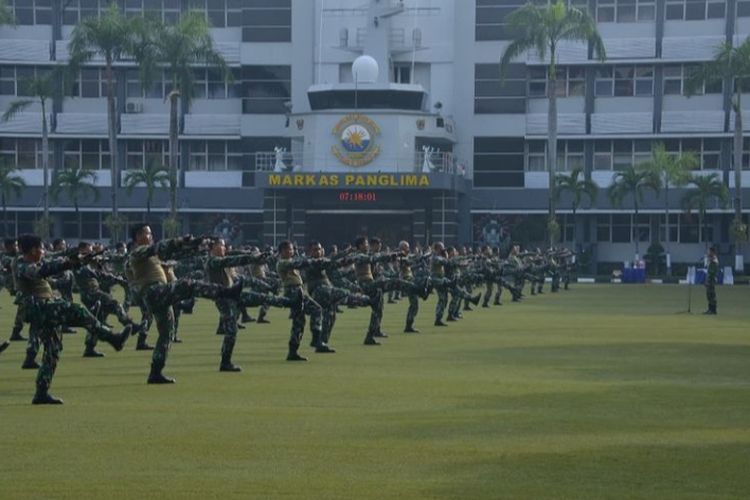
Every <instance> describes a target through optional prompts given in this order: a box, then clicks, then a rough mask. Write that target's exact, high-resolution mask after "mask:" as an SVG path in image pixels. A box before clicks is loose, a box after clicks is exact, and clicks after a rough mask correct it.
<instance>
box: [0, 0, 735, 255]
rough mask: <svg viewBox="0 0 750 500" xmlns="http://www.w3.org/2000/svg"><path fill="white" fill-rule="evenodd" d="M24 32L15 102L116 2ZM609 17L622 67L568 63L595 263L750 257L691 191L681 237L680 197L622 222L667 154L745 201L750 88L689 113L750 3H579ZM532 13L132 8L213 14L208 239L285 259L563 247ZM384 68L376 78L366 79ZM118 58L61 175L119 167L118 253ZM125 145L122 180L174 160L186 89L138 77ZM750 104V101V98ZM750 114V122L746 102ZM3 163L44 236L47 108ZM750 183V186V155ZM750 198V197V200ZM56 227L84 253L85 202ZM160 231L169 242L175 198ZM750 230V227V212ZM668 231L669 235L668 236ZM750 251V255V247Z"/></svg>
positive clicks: (25, 10) (191, 224)
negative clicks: (504, 68)
mask: <svg viewBox="0 0 750 500" xmlns="http://www.w3.org/2000/svg"><path fill="white" fill-rule="evenodd" d="M7 3H8V4H10V6H11V7H12V8H13V9H14V12H15V15H16V19H17V25H16V26H15V27H7V26H6V27H2V28H0V108H2V109H4V108H6V107H7V105H8V104H9V103H10V102H12V101H13V100H16V99H18V98H23V96H24V94H25V90H24V85H23V81H24V78H26V77H28V76H29V75H33V74H34V73H35V72H37V71H44V69H45V68H49V67H51V66H53V65H58V64H66V61H67V59H68V52H67V43H68V40H69V38H70V34H71V32H72V30H73V28H74V26H75V24H76V23H77V22H79V21H80V20H81V19H84V18H86V17H88V16H96V15H99V13H100V12H101V11H102V10H103V9H105V8H106V7H107V5H109V0H107V1H105V0H71V1H65V2H57V1H51V2H50V1H40V0H10V1H8V2H7ZM573 3H574V4H575V5H577V6H579V7H585V8H588V9H589V11H590V12H591V13H592V15H593V16H594V17H595V19H596V20H597V26H598V29H599V31H600V33H601V35H602V37H603V38H604V42H605V46H606V50H607V60H606V61H604V62H600V61H597V60H595V59H593V58H592V57H591V54H590V51H589V48H588V46H587V45H585V44H573V43H571V44H566V45H563V46H561V47H560V50H559V64H560V67H561V70H560V74H561V75H562V80H563V83H564V84H563V85H559V86H558V87H559V88H558V91H557V92H558V95H559V99H558V107H559V124H560V126H559V129H560V130H559V132H560V141H559V148H558V149H559V158H560V159H559V160H558V163H559V165H558V168H559V170H560V171H569V170H572V169H573V168H576V167H582V168H583V169H584V172H585V175H586V176H587V177H588V178H590V179H592V180H593V181H594V182H595V183H596V184H597V185H598V186H599V187H600V193H599V196H598V197H597V199H596V200H595V201H594V202H593V203H591V204H587V203H584V204H583V206H582V207H581V208H580V209H579V210H578V213H577V214H576V217H575V219H574V218H573V214H572V211H571V209H570V200H569V199H566V198H565V197H563V198H562V199H561V201H560V204H559V207H558V211H559V213H560V222H561V227H562V234H561V238H562V240H563V242H565V243H566V244H568V245H573V242H574V240H576V241H577V246H578V247H579V249H582V250H584V251H585V252H586V253H587V254H588V256H589V258H590V259H591V260H592V261H599V262H622V261H626V260H630V259H632V257H633V254H634V251H635V241H634V240H636V239H638V241H639V245H640V252H641V254H643V253H644V252H645V250H646V248H647V247H648V245H649V244H650V243H651V242H654V241H658V240H661V241H664V239H665V237H668V238H669V240H670V246H671V249H672V255H673V260H674V261H676V262H693V261H695V260H697V259H698V258H699V257H700V256H701V255H702V254H703V252H704V247H705V243H706V242H707V241H711V242H715V243H717V244H718V246H719V250H720V253H722V254H726V255H730V254H733V252H734V248H733V247H732V243H731V237H730V234H729V225H730V222H731V220H732V207H731V206H727V207H721V206H719V205H712V206H711V207H710V208H709V211H708V213H709V215H708V221H707V223H706V224H704V227H699V224H698V219H697V217H696V216H695V214H691V213H688V212H686V211H685V210H683V208H682V205H681V203H680V199H681V197H682V195H683V193H684V190H680V189H674V190H672V191H671V193H670V200H669V201H670V205H671V207H672V215H671V216H670V219H671V220H670V224H669V226H670V227H669V231H667V230H666V229H665V228H666V225H665V223H664V222H665V216H664V209H663V203H664V202H663V200H662V198H661V196H662V195H661V194H659V195H657V194H655V193H647V195H646V198H645V200H644V203H643V205H642V207H641V209H640V213H639V215H638V217H636V216H635V214H634V210H633V209H632V207H631V202H629V201H628V200H627V199H626V200H625V203H624V204H623V205H622V206H613V205H612V204H611V202H610V200H609V198H608V196H607V193H606V189H607V188H608V186H610V185H611V183H612V178H613V175H614V173H615V172H617V171H618V170H620V169H622V168H624V167H627V166H629V165H632V164H635V163H638V162H640V161H643V160H644V159H647V158H649V157H650V154H651V150H652V148H653V146H654V145H655V144H656V143H657V142H663V143H664V144H665V146H666V148H667V149H668V150H669V151H674V152H686V151H693V152H695V153H696V154H697V155H698V157H699V159H700V169H699V170H698V171H696V172H695V174H696V175H711V174H716V175H718V176H719V178H720V179H721V180H722V181H723V182H724V183H725V184H726V185H727V187H728V188H730V189H732V188H733V186H734V180H733V175H731V172H732V159H731V145H732V127H733V122H734V120H733V111H732V108H731V99H730V97H731V92H730V91H731V89H730V88H729V85H728V84H727V83H726V82H725V84H724V85H721V86H711V87H706V88H703V89H702V90H701V92H700V93H699V95H694V96H692V97H687V95H686V92H685V78H686V75H687V74H688V73H689V71H690V68H691V65H695V64H696V63H699V62H701V61H707V60H710V59H711V58H712V57H713V55H714V53H715V50H716V48H717V46H718V45H719V44H720V43H722V42H726V41H731V42H733V43H738V42H741V41H742V40H744V39H745V38H746V37H747V35H748V34H750V1H746V0H704V1H697V2H696V1H693V0H627V1H625V0H589V1H580V0H573ZM522 4H523V2H522V1H520V0H404V1H403V2H402V1H399V0H361V2H352V1H350V0H118V5H119V7H120V8H121V9H122V11H123V12H124V13H125V14H127V15H141V14H153V15H158V16H160V17H161V18H162V19H163V20H164V21H165V22H173V21H174V20H176V19H178V18H179V16H180V15H182V13H184V12H187V11H188V10H200V11H202V12H204V13H205V15H206V16H207V18H208V19H209V20H210V21H211V23H212V26H213V28H212V33H213V36H214V40H215V41H216V46H217V48H218V50H219V51H220V52H221V53H222V54H223V56H224V58H225V59H226V61H227V63H228V64H229V65H230V67H231V69H232V73H233V75H234V79H233V81H231V82H225V81H224V80H223V79H222V78H221V77H220V76H219V75H217V73H216V72H215V71H213V70H211V69H210V68H199V67H196V80H195V86H194V87H195V88H194V89H193V93H194V96H195V97H194V99H193V100H192V102H191V104H190V106H189V107H186V106H184V107H183V108H182V110H181V114H180V115H181V116H180V127H181V130H180V151H179V155H180V175H179V178H180V189H179V193H178V199H179V211H180V215H181V218H182V219H183V227H184V228H186V229H187V230H190V231H192V232H195V233H205V232H216V231H218V232H221V233H222V234H226V235H228V236H229V237H230V238H231V239H232V240H234V241H236V242H254V243H266V244H273V243H274V242H277V241H279V240H280V239H285V238H292V239H295V240H297V241H300V242H302V241H305V240H307V239H309V238H312V237H315V238H319V239H324V240H325V239H327V240H329V241H336V242H342V241H344V240H348V239H351V238H352V237H353V236H355V235H356V234H359V233H363V232H366V233H369V234H379V235H381V236H383V237H385V238H386V239H388V240H389V241H394V240H396V239H400V238H405V239H411V240H414V241H419V242H425V241H430V240H434V239H442V240H445V241H447V242H449V243H453V244H457V243H483V242H487V243H490V244H502V243H503V242H504V241H507V240H508V239H509V238H512V239H515V240H520V241H524V242H528V243H529V244H536V243H537V242H542V241H543V239H544V226H545V217H544V214H545V213H546V211H547V182H548V181H547V174H546V173H545V170H546V164H545V161H546V160H545V157H546V156H545V148H546V130H547V114H546V110H547V99H546V98H545V97H544V96H545V95H546V91H547V82H546V79H545V76H544V74H545V73H544V64H543V62H542V61H540V60H539V59H538V58H537V57H536V56H535V55H534V54H529V55H527V56H526V57H525V58H523V59H521V60H518V61H516V63H515V64H513V65H512V67H511V68H510V69H509V71H508V73H507V75H506V77H505V80H504V81H501V79H500V73H499V66H498V61H499V59H500V56H501V54H502V51H503V49H504V47H505V46H506V45H507V43H508V33H507V30H506V27H505V18H506V16H507V14H508V13H510V12H512V11H513V10H514V9H515V8H517V7H519V6H521V5H522ZM363 55H367V56H370V58H371V59H372V60H373V61H374V63H375V65H374V66H375V72H374V74H367V75H365V73H368V72H369V71H370V70H371V69H372V67H371V66H369V65H368V64H369V63H368V64H365V65H364V66H363V67H362V68H363V69H362V68H361V69H360V70H359V71H357V69H356V67H354V68H355V69H353V64H354V63H355V61H356V60H357V59H358V58H360V56H363ZM103 78H104V76H103V72H102V68H101V61H96V60H94V61H93V62H92V64H90V65H88V66H87V67H86V68H84V69H82V70H81V72H80V75H79V78H78V80H77V82H76V84H75V85H74V86H73V88H72V89H71V91H70V92H68V95H59V96H57V97H56V98H55V99H54V102H53V106H52V109H51V110H50V113H49V117H48V119H49V121H50V124H51V133H50V138H51V146H52V147H51V160H52V161H51V165H52V166H53V173H52V175H54V170H56V169H60V168H64V167H65V166H74V165H79V166H82V167H85V168H91V169H93V170H95V171H96V172H97V180H96V183H97V185H98V186H99V187H100V190H99V191H100V196H99V198H98V200H95V199H90V200H87V202H86V203H84V205H85V208H83V209H82V211H83V219H84V222H83V237H84V238H90V239H93V238H97V239H98V238H101V239H106V238H108V237H109V234H108V232H107V229H106V226H105V225H104V224H103V221H104V219H105V217H106V216H107V215H108V214H109V208H108V202H109V200H110V196H109V193H110V190H111V189H113V187H112V186H111V180H110V173H109V170H108V169H109V158H110V154H111V152H110V151H109V150H108V144H107V140H106V139H107V126H106V123H107V122H106V120H107V115H106V98H105V95H106V90H105V88H104V85H103ZM116 78H117V112H118V150H117V151H116V152H115V154H117V155H118V156H119V158H120V164H121V165H122V170H123V172H122V176H123V177H124V176H125V175H126V172H127V171H128V170H131V169H138V168H142V166H143V165H145V164H148V163H149V162H160V163H164V164H166V163H167V155H168V154H169V151H168V149H169V146H168V141H167V131H168V104H167V103H166V101H165V94H166V93H167V92H168V87H167V83H165V81H164V78H162V79H157V81H156V82H154V83H153V84H152V85H150V86H149V88H144V87H143V85H142V84H141V82H140V80H139V78H138V70H137V68H136V67H135V66H134V64H133V63H132V62H129V61H120V62H118V64H117V75H116ZM749 97H750V96H749ZM743 106H750V99H745V100H744V103H743ZM0 144H1V145H2V146H1V147H0V157H1V158H2V161H5V162H9V163H10V164H12V165H15V166H17V167H18V168H19V169H21V171H20V172H21V175H22V176H23V177H24V178H25V180H26V182H27V184H28V185H29V188H27V189H26V190H25V191H24V193H23V196H21V197H20V198H18V199H15V198H14V199H10V200H8V218H9V227H10V229H9V232H11V233H14V232H25V231H30V230H31V228H32V227H33V222H34V220H35V219H36V218H37V217H38V216H39V211H40V201H39V200H40V199H41V184H42V180H43V177H42V173H41V112H40V110H39V108H37V107H32V108H29V109H27V110H26V111H25V112H24V113H21V114H20V115H18V116H16V117H15V119H13V120H11V121H9V122H4V123H0ZM746 148H747V152H745V153H744V154H743V169H744V170H743V185H744V186H750V169H749V167H748V163H750V160H748V158H750V141H749V142H747V146H746ZM120 181H121V183H120V186H116V187H115V188H116V189H120V190H121V191H122V192H121V195H120V199H121V202H120V203H121V213H122V214H123V215H125V216H127V217H128V219H129V220H141V219H143V218H144V217H145V214H144V211H145V210H144V206H145V193H144V191H145V190H144V189H142V188H136V189H135V190H133V191H132V192H131V193H127V192H126V191H125V190H124V189H123V188H122V178H121V179H120ZM747 194H748V193H747V192H746V193H745V196H744V198H745V199H748V198H750V197H748V196H747ZM51 210H52V214H53V216H54V222H55V223H54V231H55V233H56V234H58V235H65V236H66V237H75V236H76V235H77V219H76V216H75V213H74V211H73V208H72V205H71V204H70V203H69V201H67V200H65V199H64V197H62V198H61V199H60V200H58V201H57V202H56V203H53V204H52V209H51ZM153 212H154V213H153V214H152V216H151V218H150V220H153V221H155V226H156V229H157V231H158V230H159V222H158V221H159V219H160V218H162V217H163V214H166V212H167V194H166V193H165V192H161V191H158V192H157V195H156V198H155V201H154V204H153ZM746 217H747V215H746ZM666 232H668V233H669V234H668V235H667V234H665V233H666ZM744 251H745V253H746V256H750V253H748V250H747V249H745V250H744Z"/></svg>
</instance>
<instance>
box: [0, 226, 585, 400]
mask: <svg viewBox="0 0 750 500" xmlns="http://www.w3.org/2000/svg"><path fill="white" fill-rule="evenodd" d="M131 238H132V241H131V243H130V245H129V247H126V246H125V245H124V244H118V245H117V246H116V247H115V248H113V249H109V250H108V249H105V248H103V247H101V246H100V245H97V244H91V243H88V242H81V243H79V244H78V245H77V246H76V247H75V248H73V249H68V248H67V247H66V245H65V242H64V241H62V240H57V241H55V242H54V245H53V248H51V249H50V251H49V252H48V251H47V248H46V245H45V243H44V242H43V241H42V240H41V239H40V238H39V237H38V236H35V235H23V236H21V237H20V238H19V239H18V240H15V239H9V240H6V241H5V248H4V253H3V254H2V255H1V256H0V258H1V259H2V260H1V262H2V269H3V272H2V280H0V284H3V285H4V286H5V287H6V288H7V289H8V290H9V292H10V293H11V295H12V296H13V297H14V299H15V304H16V305H17V312H16V315H15V322H14V326H13V331H12V333H11V337H10V340H11V341H15V340H23V341H26V342H27V344H26V345H27V348H26V358H25V360H24V362H23V364H22V368H24V369H37V370H38V373H37V380H36V394H35V396H34V398H33V400H32V402H33V403H34V404H60V403H62V400H61V399H59V398H56V397H54V396H52V395H50V394H49V387H50V384H51V382H52V377H53V376H54V373H55V369H56V367H57V363H58V360H59V357H60V352H61V350H62V339H63V335H64V334H65V333H73V331H72V330H70V328H72V327H82V328H84V329H85V330H86V336H85V342H84V344H85V346H84V352H83V355H84V357H102V356H104V354H102V353H101V352H99V351H98V350H97V343H98V342H99V341H100V340H101V341H105V342H108V343H110V344H111V345H112V347H114V349H115V350H118V351H119V350H121V349H122V348H123V346H124V344H125V342H126V340H127V339H128V337H130V336H131V335H134V336H137V339H138V340H137V343H136V349H137V350H148V351H152V359H151V370H150V373H149V376H148V379H147V382H148V383H149V384H168V383H174V379H172V378H170V377H167V376H165V375H164V374H163V370H164V367H165V365H166V362H167V355H168V352H169V348H170V344H171V343H172V342H181V340H180V338H179V336H178V322H179V319H180V316H181V314H182V313H190V312H192V308H193V306H194V304H195V300H196V298H197V297H202V298H206V299H209V300H211V301H213V302H214V303H215V305H216V308H217V310H218V313H219V323H218V327H217V332H216V333H217V334H219V335H221V336H223V342H222V345H221V361H220V364H219V370H220V371H223V372H236V371H240V370H241V369H240V368H239V367H238V366H236V365H235V364H234V363H233V361H232V354H233V350H234V345H235V343H236V339H237V332H238V329H240V328H244V326H243V323H247V322H249V321H250V320H251V318H250V317H249V315H248V313H247V309H248V308H255V307H259V308H260V309H259V313H258V318H257V322H258V323H268V319H267V311H268V308H269V307H279V308H287V309H289V317H290V319H291V323H292V324H291V332H290V336H289V341H288V353H287V358H286V359H287V360H288V361H305V360H306V358H305V357H304V356H302V355H301V354H300V353H299V349H300V346H301V343H302V336H303V332H304V330H305V323H306V321H307V318H309V328H310V332H311V342H310V345H311V346H312V347H313V348H314V350H315V352H316V353H333V352H335V350H334V349H333V348H332V347H331V334H332V331H333V328H334V325H335V322H336V316H337V314H338V313H340V312H342V309H341V306H348V307H351V308H355V307H369V308H370V321H369V325H368V327H367V330H366V333H365V338H364V344H365V345H368V346H374V345H379V344H380V342H379V340H378V339H379V338H383V337H387V336H388V335H387V334H386V333H385V332H383V331H382V329H381V320H382V316H383V309H384V304H385V299H386V298H387V299H388V302H389V303H390V302H395V301H397V300H399V299H400V298H402V297H403V298H406V299H407V300H408V302H409V307H408V310H407V313H406V320H405V327H404V332H405V333H409V334H413V333H418V330H417V328H416V327H415V321H416V317H417V314H418V311H419V301H420V299H421V300H426V299H427V298H428V297H429V296H430V294H431V293H432V292H433V291H434V292H435V293H436V295H437V303H436V306H435V320H434V325H435V326H437V327H444V326H447V323H445V322H444V320H446V321H457V320H459V319H461V318H462V314H463V313H462V311H466V310H471V305H474V306H478V305H479V304H480V301H481V299H482V296H484V300H483V301H482V307H490V301H492V303H493V304H494V305H501V304H502V303H501V295H502V291H503V290H504V289H505V290H508V291H509V292H510V294H511V297H512V300H513V301H519V300H521V298H522V297H523V290H524V286H525V284H526V283H530V284H531V294H532V295H533V294H537V293H542V287H543V285H544V283H545V279H546V278H547V277H550V278H551V290H552V291H553V292H556V291H557V290H559V288H560V286H561V284H562V286H564V288H565V289H567V288H568V284H569V280H570V272H571V269H572V267H573V264H574V256H573V254H572V253H571V252H569V251H568V250H566V249H552V250H550V251H548V252H545V253H542V252H540V251H538V250H537V251H535V252H524V253H522V252H521V251H520V248H519V247H518V246H517V245H514V246H513V247H512V249H511V250H510V252H509V254H508V255H507V256H506V257H505V258H501V257H500V255H499V253H498V251H497V250H493V249H491V248H490V247H482V248H478V249H476V250H474V251H472V250H469V249H468V248H466V247H462V248H454V247H448V248H446V247H444V245H443V244H442V243H441V242H436V243H434V244H433V245H432V246H431V247H430V248H427V249H422V248H419V247H416V248H411V247H410V245H409V243H408V242H405V241H402V242H400V243H399V245H398V247H397V248H396V249H393V250H391V249H388V248H384V247H383V245H382V243H381V241H380V240H379V239H378V238H369V239H368V238H366V237H359V238H357V239H356V240H355V241H354V242H353V244H352V245H348V246H347V247H346V248H343V249H341V250H339V248H337V247H336V246H332V247H331V248H330V249H329V252H328V254H327V255H326V252H325V250H324V248H323V246H322V244H321V243H320V242H317V241H311V242H309V243H308V244H307V246H306V247H305V248H304V249H297V248H296V246H295V245H294V244H293V243H291V242H289V241H284V242H282V243H281V244H280V245H278V248H277V249H276V251H275V252H274V251H272V250H271V249H268V250H266V251H264V252H261V251H260V250H259V249H258V248H256V247H249V248H243V249H238V250H233V249H231V248H229V247H228V246H227V245H226V242H225V241H224V240H223V239H221V238H215V237H193V236H184V237H181V238H176V239H168V240H162V241H159V242H155V241H154V238H153V234H152V232H151V228H150V227H149V225H148V224H139V225H136V226H135V227H133V228H132V231H131ZM115 286H120V287H122V288H123V289H124V296H125V300H124V302H123V303H119V302H118V301H117V300H116V299H115V298H114V297H113V295H112V289H113V287H115ZM482 287H483V288H484V293H477V294H473V291H474V290H478V289H479V288H482ZM74 289H77V291H78V293H79V294H80V304H78V303H75V302H74V301H73V290H74ZM131 305H132V306H136V307H138V309H139V310H140V318H139V319H138V321H136V320H134V319H133V318H132V317H131V315H129V309H130V307H131ZM446 313H447V316H446ZM111 315H112V316H115V317H116V318H117V321H118V322H119V323H120V324H121V325H122V331H121V332H120V333H114V332H113V328H112V327H111V326H109V325H108V324H107V320H108V317H109V316H111ZM25 323H28V324H29V334H28V338H24V337H23V336H22V335H21V332H22V329H23V325H24V324H25ZM152 324H154V325H155V326H156V330H157V332H158V335H157V339H156V342H155V345H154V346H151V345H149V344H148V342H147V336H148V332H149V330H150V328H151V326H152ZM8 345H9V343H8V342H7V341H6V342H0V352H2V351H3V350H5V349H6V348H7V347H8ZM40 347H43V349H44V351H43V356H42V359H41V363H38V362H37V356H38V353H39V350H40Z"/></svg>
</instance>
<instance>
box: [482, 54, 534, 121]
mask: <svg viewBox="0 0 750 500" xmlns="http://www.w3.org/2000/svg"><path fill="white" fill-rule="evenodd" d="M525 112H526V67H525V66H524V65H523V64H511V65H509V66H508V69H507V72H506V74H505V78H504V79H503V80H501V79H500V66H499V65H498V64H477V65H475V66H474V113H476V114H494V113H508V114H515V113H519V114H520V113H525Z"/></svg>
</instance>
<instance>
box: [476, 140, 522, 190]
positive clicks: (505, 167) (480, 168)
mask: <svg viewBox="0 0 750 500" xmlns="http://www.w3.org/2000/svg"><path fill="white" fill-rule="evenodd" d="M523 167H524V140H523V138H522V137H475V138H474V186H475V187H521V188H522V187H523V186H524V175H523Z"/></svg>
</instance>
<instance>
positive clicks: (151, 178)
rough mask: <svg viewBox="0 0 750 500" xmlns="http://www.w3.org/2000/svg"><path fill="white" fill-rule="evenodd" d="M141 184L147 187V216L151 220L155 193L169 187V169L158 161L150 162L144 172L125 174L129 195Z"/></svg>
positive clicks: (135, 171) (131, 171)
mask: <svg viewBox="0 0 750 500" xmlns="http://www.w3.org/2000/svg"><path fill="white" fill-rule="evenodd" d="M141 184H142V185H144V186H145V187H146V215H147V216H148V218H149V219H150V216H151V202H152V201H153V200H154V191H156V188H157V187H158V188H161V189H167V188H168V187H169V169H168V168H167V167H165V166H164V165H161V164H159V163H157V162H156V161H149V162H148V163H147V164H146V167H145V168H143V169H142V170H130V171H128V173H126V174H125V188H126V189H127V191H128V195H130V194H132V193H133V189H134V188H135V187H137V186H138V185H141Z"/></svg>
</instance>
